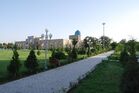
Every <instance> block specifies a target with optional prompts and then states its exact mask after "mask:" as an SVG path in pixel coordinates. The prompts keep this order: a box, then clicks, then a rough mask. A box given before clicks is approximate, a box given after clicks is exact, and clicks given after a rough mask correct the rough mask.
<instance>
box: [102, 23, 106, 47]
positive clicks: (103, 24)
mask: <svg viewBox="0 0 139 93" xmlns="http://www.w3.org/2000/svg"><path fill="white" fill-rule="evenodd" d="M105 24H106V23H105V22H103V23H102V25H103V38H102V43H103V45H102V46H103V48H104V46H105V45H104V36H105Z"/></svg>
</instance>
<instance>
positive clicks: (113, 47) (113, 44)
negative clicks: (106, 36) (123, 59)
mask: <svg viewBox="0 0 139 93" xmlns="http://www.w3.org/2000/svg"><path fill="white" fill-rule="evenodd" d="M117 45H118V44H117V43H116V42H112V43H111V48H112V49H113V50H115V48H116V46H117Z"/></svg>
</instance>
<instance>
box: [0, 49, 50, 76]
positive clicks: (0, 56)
mask: <svg viewBox="0 0 139 93" xmlns="http://www.w3.org/2000/svg"><path fill="white" fill-rule="evenodd" d="M29 52H30V50H18V53H19V58H20V61H21V63H22V67H21V70H20V71H21V72H23V71H25V70H26V68H25V67H24V61H25V60H26V58H27V56H28V55H29ZM35 52H37V51H35ZM40 52H41V54H40V55H39V56H38V55H37V54H36V56H37V59H38V61H39V64H40V67H43V66H44V64H45V52H44V50H40ZM12 55H13V52H12V50H0V78H2V77H5V76H6V75H7V74H8V73H7V66H8V65H9V62H10V60H11V59H12ZM50 55H51V52H49V53H48V57H50Z"/></svg>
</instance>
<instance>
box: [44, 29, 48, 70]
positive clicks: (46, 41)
mask: <svg viewBox="0 0 139 93" xmlns="http://www.w3.org/2000/svg"><path fill="white" fill-rule="evenodd" d="M45 32H46V35H45V69H47V59H48V56H47V53H48V30H47V29H45Z"/></svg>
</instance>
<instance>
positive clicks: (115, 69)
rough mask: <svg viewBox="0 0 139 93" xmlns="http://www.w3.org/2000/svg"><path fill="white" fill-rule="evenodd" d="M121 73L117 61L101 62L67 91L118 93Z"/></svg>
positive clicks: (73, 92) (120, 67) (74, 92)
mask: <svg viewBox="0 0 139 93" xmlns="http://www.w3.org/2000/svg"><path fill="white" fill-rule="evenodd" d="M122 73H123V68H122V66H121V64H120V63H119V62H114V61H111V62H110V61H106V62H102V63H101V64H99V65H98V66H97V68H96V69H95V71H93V72H91V73H90V74H89V75H88V76H87V77H86V78H85V79H84V80H81V82H80V83H79V85H77V86H76V87H75V88H73V89H72V90H71V91H69V93H120V90H119V84H120V79H121V75H122Z"/></svg>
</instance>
